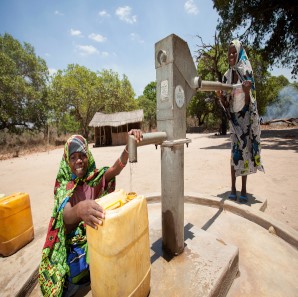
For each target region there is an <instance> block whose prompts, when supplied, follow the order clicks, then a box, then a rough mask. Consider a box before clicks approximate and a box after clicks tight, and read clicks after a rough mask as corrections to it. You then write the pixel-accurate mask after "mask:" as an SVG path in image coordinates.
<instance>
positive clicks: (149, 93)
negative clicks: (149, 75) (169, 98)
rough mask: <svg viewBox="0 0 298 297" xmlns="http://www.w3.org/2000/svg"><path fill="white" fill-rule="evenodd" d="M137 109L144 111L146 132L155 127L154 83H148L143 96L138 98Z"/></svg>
mask: <svg viewBox="0 0 298 297" xmlns="http://www.w3.org/2000/svg"><path fill="white" fill-rule="evenodd" d="M137 102H138V107H139V108H142V109H143V111H144V120H145V123H146V124H147V126H148V130H149V131H151V129H152V128H155V127H156V82H155V81H152V82H151V83H149V84H148V85H147V86H146V87H145V89H144V91H143V95H142V96H139V98H138V100H137Z"/></svg>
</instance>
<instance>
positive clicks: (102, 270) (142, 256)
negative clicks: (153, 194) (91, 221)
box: [87, 190, 151, 297]
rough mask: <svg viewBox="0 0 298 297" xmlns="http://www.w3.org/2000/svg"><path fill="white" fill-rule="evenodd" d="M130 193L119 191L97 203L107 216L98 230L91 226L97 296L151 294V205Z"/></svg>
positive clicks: (92, 271)
mask: <svg viewBox="0 0 298 297" xmlns="http://www.w3.org/2000/svg"><path fill="white" fill-rule="evenodd" d="M129 194H130V195H126V193H125V192H124V191H123V190H119V191H116V192H113V193H111V194H108V195H106V196H104V197H103V198H100V199H98V200H96V201H97V203H99V204H100V205H102V206H103V208H104V209H106V217H105V220H104V222H103V225H101V226H98V229H97V230H95V229H93V228H91V227H89V226H87V240H88V252H89V259H90V274H91V289H92V296H93V297H107V296H109V297H127V296H131V297H132V296H133V297H147V296H148V294H149V292H150V275H151V266H150V246H149V228H148V210H147V202H146V199H145V198H144V197H143V196H137V195H132V194H131V193H129ZM133 196H136V197H133Z"/></svg>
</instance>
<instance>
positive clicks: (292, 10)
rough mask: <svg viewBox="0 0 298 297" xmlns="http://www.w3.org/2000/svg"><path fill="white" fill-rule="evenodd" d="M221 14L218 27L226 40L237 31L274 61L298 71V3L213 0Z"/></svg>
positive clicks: (295, 72) (225, 41)
mask: <svg viewBox="0 0 298 297" xmlns="http://www.w3.org/2000/svg"><path fill="white" fill-rule="evenodd" d="M213 3H214V8H215V9H216V10H217V11H218V14H219V16H220V18H221V19H220V20H219V24H218V26H217V29H218V30H219V32H220V38H221V42H222V43H227V42H228V41H230V40H231V39H232V36H233V37H235V35H236V36H237V37H238V38H239V39H240V40H242V41H243V42H244V43H245V44H246V45H251V46H252V47H253V48H254V49H261V50H262V51H261V53H262V56H263V59H264V60H266V61H268V62H269V63H270V65H273V64H274V65H282V66H285V67H289V68H290V67H292V74H293V76H294V77H295V76H296V75H297V74H298V37H297V33H298V32H297V31H298V18H297V14H298V6H297V5H295V4H294V3H295V1H291V0H274V1H272V0H255V1H250V0H244V1H243V0H213Z"/></svg>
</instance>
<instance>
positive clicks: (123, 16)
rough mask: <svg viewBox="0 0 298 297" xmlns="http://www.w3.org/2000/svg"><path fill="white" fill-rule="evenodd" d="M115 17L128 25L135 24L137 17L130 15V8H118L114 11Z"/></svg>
mask: <svg viewBox="0 0 298 297" xmlns="http://www.w3.org/2000/svg"><path fill="white" fill-rule="evenodd" d="M116 15H117V16H118V17H119V19H120V20H121V21H124V22H127V23H129V24H133V23H136V21H137V16H136V15H131V8H130V7H129V6H124V7H118V8H117V9H116Z"/></svg>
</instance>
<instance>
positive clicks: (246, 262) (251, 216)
mask: <svg viewBox="0 0 298 297" xmlns="http://www.w3.org/2000/svg"><path fill="white" fill-rule="evenodd" d="M264 203H265V202H263V203H253V204H251V206H247V205H241V204H239V203H235V202H231V201H227V200H226V199H225V198H220V197H214V196H208V197H203V196H201V195H200V194H195V193H191V194H189V193H188V194H186V197H185V209H184V213H185V215H184V218H185V244H186V246H185V250H184V253H183V254H181V255H179V256H178V257H175V258H172V259H170V258H168V257H167V256H166V255H164V254H163V253H162V250H161V205H160V201H159V197H158V196H154V195H152V196H150V197H148V210H149V228H150V245H151V263H152V273H151V293H150V296H164V297H167V296H171V297H172V296H179V297H180V296H182V297H183V296H227V297H236V296H243V297H246V296H247V297H248V296H258V297H259V296H270V297H272V296H273V297H274V296H276V297H277V296H287V297H288V296H289V297H291V296H293V297H294V296H297V292H298V279H297V276H298V250H297V248H298V234H297V232H296V231H295V230H293V229H291V228H289V227H287V226H284V225H283V224H281V223H279V222H277V221H275V220H273V219H272V218H271V217H270V216H268V215H266V214H264V213H263V212H262V211H260V210H259V209H262V208H264ZM256 205H258V207H256ZM34 241H35V242H34ZM34 241H33V242H32V243H30V244H29V245H28V246H26V248H25V249H26V250H27V255H28V263H23V265H24V267H26V272H27V274H26V275H24V282H23V288H24V283H25V281H27V280H28V278H29V276H30V271H31V274H32V273H33V278H31V281H32V280H33V279H34V270H35V268H36V266H37V264H38V263H37V262H36V261H34V260H33V258H32V255H33V254H34V257H37V256H40V255H37V256H36V253H37V252H36V251H37V249H36V247H37V246H38V245H39V243H38V241H39V240H34ZM41 242H42V244H43V238H42V240H41ZM238 249H239V258H238ZM19 252H22V250H21V251H19ZM19 252H18V253H19ZM38 252H39V250H38ZM18 253H16V254H15V255H13V256H11V257H15V260H17V256H16V255H17V254H18ZM11 257H8V258H7V259H6V258H2V259H0V261H1V280H5V279H6V281H7V283H3V282H2V281H1V288H2V290H1V296H3V297H4V296H26V292H25V291H24V290H23V291H16V290H13V288H12V287H11V285H12V284H13V277H12V275H10V276H8V277H3V276H5V272H4V271H3V267H5V263H6V264H7V263H8V262H7V261H3V260H9V261H12V259H10V258H11ZM238 259H239V264H238ZM3 264H4V266H3ZM30 264H31V270H30V269H29V266H30ZM238 265H239V273H238V274H237V277H236V279H235V280H234V282H233V279H234V277H235V275H236V272H237V270H238ZM24 267H22V266H20V267H19V270H18V271H15V273H22V271H23V268H24ZM9 277H10V278H9ZM29 281H30V278H29ZM225 281H226V283H225ZM7 284H8V285H10V289H8V286H7ZM28 285H30V282H28ZM230 286H231V287H230ZM31 289H32V283H31ZM18 293H21V295H20V294H19V295H18ZM27 296H31V297H40V296H41V294H40V292H39V287H38V286H36V287H35V288H34V290H33V291H32V292H31V293H29V290H28V291H27ZM79 296H92V294H91V291H88V290H86V291H85V292H81V294H80V295H79Z"/></svg>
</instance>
